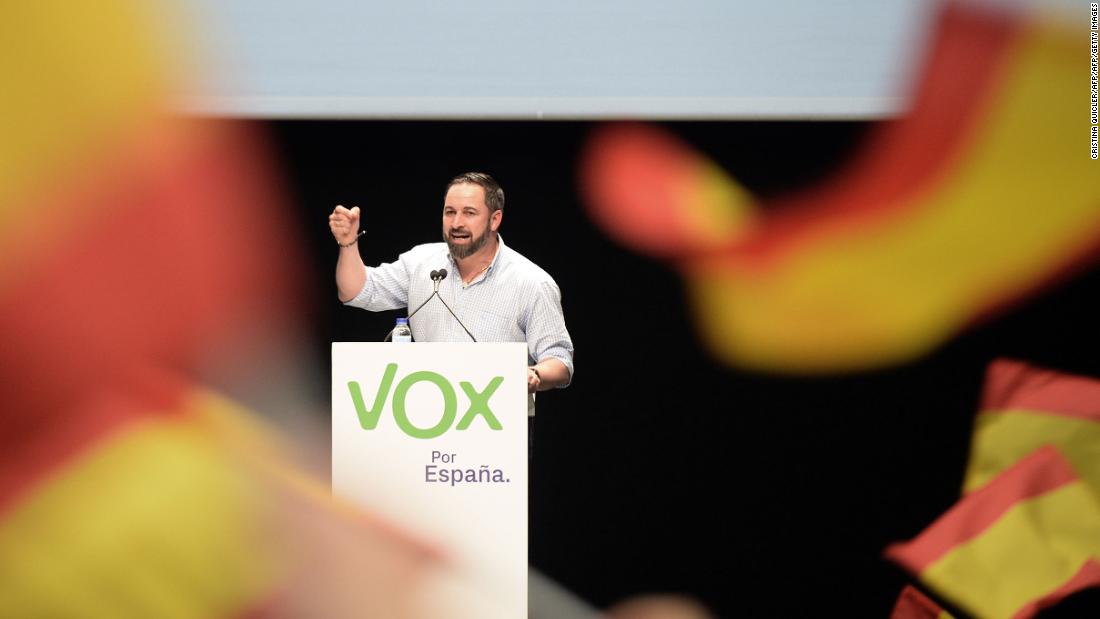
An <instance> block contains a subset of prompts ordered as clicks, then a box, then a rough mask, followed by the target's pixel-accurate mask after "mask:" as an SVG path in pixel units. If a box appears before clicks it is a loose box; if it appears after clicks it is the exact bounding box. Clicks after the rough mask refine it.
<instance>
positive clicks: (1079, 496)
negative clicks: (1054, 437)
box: [920, 482, 1100, 617]
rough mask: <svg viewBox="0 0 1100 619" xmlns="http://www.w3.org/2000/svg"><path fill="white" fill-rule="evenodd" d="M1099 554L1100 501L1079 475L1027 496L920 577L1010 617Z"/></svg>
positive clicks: (970, 605)
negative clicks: (1051, 488)
mask: <svg viewBox="0 0 1100 619" xmlns="http://www.w3.org/2000/svg"><path fill="white" fill-rule="evenodd" d="M1092 556H1100V505H1098V504H1097V500H1096V497H1095V496H1094V495H1093V494H1092V493H1091V492H1090V491H1089V490H1088V488H1087V487H1086V486H1085V485H1084V484H1083V483H1081V482H1075V483H1072V484H1068V485H1065V486H1062V487H1061V488H1059V489H1057V490H1054V491H1052V492H1050V493H1048V494H1045V495H1042V496H1039V497H1036V498H1034V499H1031V500H1027V501H1022V502H1021V503H1020V504H1019V505H1017V506H1016V507H1014V508H1013V509H1012V510H1010V511H1009V512H1007V513H1006V514H1005V515H1004V516H1003V517H1001V518H1000V519H999V520H998V521H997V522H996V523H995V524H994V525H992V526H991V527H989V528H988V529H987V530H986V531H985V532H984V533H983V534H982V535H980V536H978V537H976V538H974V539H972V540H970V541H969V542H966V543H963V544H960V545H959V546H958V547H957V548H956V549H954V550H953V551H952V552H950V553H948V554H947V555H945V556H944V557H943V558H941V559H940V560H938V561H936V562H935V563H933V564H932V565H930V566H928V567H927V568H926V569H925V570H924V571H922V572H921V573H920V578H921V580H923V581H924V582H925V583H927V584H928V585H929V586H931V587H933V588H934V589H936V590H937V591H939V592H941V593H942V594H943V595H944V596H945V597H946V598H948V599H951V600H953V601H954V602H955V604H957V605H958V606H959V607H960V608H962V609H965V610H967V611H968V612H971V613H974V614H975V615H979V616H982V617H1012V616H1013V615H1014V614H1015V613H1016V612H1017V611H1018V610H1019V609H1020V608H1021V607H1023V606H1024V605H1025V604H1027V603H1028V602H1030V601H1033V600H1035V599H1038V598H1041V597H1043V596H1045V595H1046V594H1048V593H1050V592H1052V591H1054V590H1056V589H1058V588H1059V587H1060V586H1062V585H1063V584H1064V583H1065V582H1066V581H1067V580H1069V579H1070V578H1072V577H1073V576H1074V574H1076V573H1077V572H1078V570H1079V569H1080V568H1081V566H1082V565H1083V564H1084V563H1085V562H1086V561H1087V560H1088V559H1089V557H1092Z"/></svg>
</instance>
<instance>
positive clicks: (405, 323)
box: [397, 318, 409, 325]
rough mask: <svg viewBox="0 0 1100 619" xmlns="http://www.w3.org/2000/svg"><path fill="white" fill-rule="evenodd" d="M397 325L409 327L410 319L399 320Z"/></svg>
mask: <svg viewBox="0 0 1100 619" xmlns="http://www.w3.org/2000/svg"><path fill="white" fill-rule="evenodd" d="M397 324H399V325H407V324H409V319H408V318H398V319H397Z"/></svg>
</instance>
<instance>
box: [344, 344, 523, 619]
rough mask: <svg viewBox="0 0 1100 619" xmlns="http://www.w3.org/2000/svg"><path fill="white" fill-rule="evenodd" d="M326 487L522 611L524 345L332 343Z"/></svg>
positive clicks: (510, 609) (510, 610) (517, 613)
mask: <svg viewBox="0 0 1100 619" xmlns="http://www.w3.org/2000/svg"><path fill="white" fill-rule="evenodd" d="M332 489H333V492H334V493H335V494H336V495H338V496H341V497H344V498H346V499H349V500H351V501H353V502H355V503H357V504H359V505H362V506H363V507H365V508H367V509H368V510H370V511H371V512H373V513H375V514H378V515H380V516H382V517H383V518H386V519H388V520H389V521H390V522H392V523H394V524H395V525H397V526H399V527H401V528H403V529H404V530H406V531H408V532H410V533H412V534H413V535H415V536H418V537H419V538H421V539H423V540H425V541H427V542H428V543H430V544H433V545H435V546H436V547H437V548H439V549H440V550H442V551H443V553H444V554H445V555H447V556H448V559H449V560H450V561H452V562H453V563H454V564H455V565H456V567H457V568H458V570H460V571H461V573H462V574H463V575H464V577H468V578H469V579H470V581H471V583H472V584H473V585H474V586H476V587H477V588H478V589H481V590H482V591H484V592H485V593H486V594H488V595H491V596H492V597H493V599H494V601H495V602H497V603H498V604H494V605H495V606H498V607H499V608H501V609H503V610H505V612H506V615H507V616H512V617H517V618H520V617H526V616H527V345H526V344H524V343H507V344H482V343H478V344H473V343H470V344H449V343H421V342H415V343H402V344H393V343H359V342H336V343H333V345H332Z"/></svg>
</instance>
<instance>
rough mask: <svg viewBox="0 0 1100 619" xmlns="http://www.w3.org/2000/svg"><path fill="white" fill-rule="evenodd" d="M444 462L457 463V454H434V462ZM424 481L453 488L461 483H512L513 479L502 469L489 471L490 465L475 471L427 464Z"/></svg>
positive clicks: (435, 452) (483, 465) (434, 452)
mask: <svg viewBox="0 0 1100 619" xmlns="http://www.w3.org/2000/svg"><path fill="white" fill-rule="evenodd" d="M440 461H442V462H444V463H446V464H452V465H453V464H454V463H455V454H445V453H441V452H438V451H433V452H432V462H433V463H435V462H440ZM424 481H425V482H427V483H429V484H433V483H434V484H446V483H450V484H451V485H452V486H454V485H455V484H460V483H467V484H484V483H494V484H499V483H505V484H508V483H512V480H511V479H508V478H507V477H505V476H504V471H502V470H500V469H492V470H489V465H488V464H482V465H481V467H479V468H476V469H473V468H467V469H460V468H457V467H456V468H443V467H441V466H440V465H438V464H426V465H424Z"/></svg>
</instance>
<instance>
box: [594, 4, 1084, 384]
mask: <svg viewBox="0 0 1100 619" xmlns="http://www.w3.org/2000/svg"><path fill="white" fill-rule="evenodd" d="M1083 23H1084V22H1081V23H1080V24H1077V25H1066V24H1064V23H1062V22H1060V21H1058V20H1056V19H1053V18H1048V17H1047V16H1045V15H1044V14H1042V13H1041V12H1040V13H1034V14H1032V13H1026V12H1024V11H1022V10H1015V9H1012V8H1009V7H1001V6H993V5H989V4H987V3H961V2H959V3H950V4H948V5H947V6H946V8H945V9H944V10H943V12H942V15H941V17H940V19H939V23H938V25H937V27H936V31H935V35H934V37H933V42H932V45H931V48H930V49H931V51H930V54H929V56H928V58H927V59H926V62H925V65H924V69H923V72H922V76H921V78H920V80H919V82H918V84H917V88H916V91H915V92H916V94H915V96H914V98H913V100H912V101H911V105H910V109H911V112H910V113H908V114H906V115H905V116H904V117H902V118H901V119H899V120H897V121H893V122H888V123H883V125H882V126H880V127H878V129H877V131H876V132H875V133H874V134H873V135H872V136H871V137H870V138H869V139H868V140H867V143H866V144H865V145H864V148H863V149H862V151H860V152H859V153H858V154H856V155H855V156H854V157H853V158H852V159H851V161H849V162H848V163H847V165H845V166H843V167H842V168H841V169H840V170H839V171H838V172H837V173H836V174H835V175H834V176H833V177H832V178H830V179H828V180H827V181H825V182H823V183H822V184H820V185H819V186H815V187H810V188H807V189H805V190H803V191H799V192H797V193H795V194H792V195H789V196H785V197H781V198H778V199H775V200H771V201H767V202H763V201H760V200H758V199H756V198H754V197H753V196H751V195H750V194H749V192H748V191H746V190H745V189H744V188H743V187H742V186H741V185H740V184H738V183H737V182H736V181H735V180H733V179H731V178H729V177H728V176H727V175H726V174H725V173H724V172H723V171H722V170H721V169H720V167H719V165H718V164H716V163H713V162H710V161H709V160H707V158H706V157H704V156H703V155H701V154H700V153H698V152H696V151H695V150H694V149H692V148H691V147H689V146H687V145H684V144H682V143H680V142H679V141H678V140H676V139H674V138H672V137H671V136H669V135H667V134H665V133H664V132H663V131H661V130H659V129H657V128H654V127H650V126H644V125H635V124H622V125H609V126H607V127H605V128H604V129H602V130H601V131H598V132H597V133H596V134H595V136H594V137H593V138H592V140H591V141H590V143H589V145H588V148H587V152H586V155H585V158H584V161H583V163H582V166H581V169H580V177H581V186H582V189H583V191H584V192H585V194H586V196H587V204H588V207H589V211H590V214H591V217H592V219H593V220H594V221H595V222H596V223H597V224H598V225H600V226H601V227H602V228H603V229H604V230H605V231H606V233H607V234H608V235H609V236H611V237H612V238H614V239H616V240H618V241H619V242H621V243H623V244H624V245H626V246H628V247H631V248H633V249H635V250H637V251H640V252H644V253H648V254H651V255H654V256H658V257H662V258H665V259H667V260H670V261H672V262H673V263H674V264H675V265H676V267H677V268H678V269H679V270H680V271H681V272H682V273H683V275H684V277H685V279H686V281H687V283H688V289H689V291H690V297H691V301H692V302H693V305H694V308H695V314H696V316H697V319H698V324H699V326H700V329H701V331H702V332H703V335H704V337H703V338H702V339H703V341H705V342H706V343H707V344H708V345H709V346H710V347H711V348H712V350H713V352H714V354H715V355H717V356H718V357H719V358H720V359H722V360H723V361H726V362H729V363H731V364H735V365H738V366H743V367H747V368H754V369H761V370H770V371H779V372H799V373H814V372H831V371H843V370H859V369H865V368H871V367H875V366H881V365H884V364H892V363H898V362H903V361H907V360H910V359H913V358H915V357H918V356H920V355H923V354H925V353H927V352H929V351H930V350H932V349H934V348H935V347H936V346H938V345H939V344H941V343H942V342H944V341H945V340H946V339H947V338H950V337H952V336H953V335H955V334H956V333H958V332H959V331H960V330H961V329H963V328H965V327H966V326H968V325H970V324H972V323H973V322H975V321H976V320H978V319H980V318H982V317H983V316H985V315H987V314H989V313H990V312H992V311H994V310H996V309H998V308H1000V307H1002V306H1004V305H1006V304H1008V303H1011V302H1013V301H1015V300H1017V299H1019V298H1021V297H1022V296H1023V295H1026V294H1028V293H1032V292H1034V291H1035V290H1037V289H1039V288H1041V287H1042V286H1043V285H1045V284H1047V283H1048V282H1050V281H1051V280H1052V279H1055V278H1057V277H1059V276H1061V275H1064V274H1065V273H1067V272H1069V271H1071V270H1072V269H1074V268H1075V267H1077V266H1079V265H1080V264H1082V263H1083V261H1085V260H1086V259H1087V258H1089V257H1090V256H1092V255H1094V253H1095V252H1096V250H1097V248H1098V247H1100V168H1097V166H1096V165H1095V162H1093V161H1092V160H1091V159H1089V153H1088V144H1087V142H1088V140H1087V136H1086V135H1085V133H1084V129H1083V127H1084V125H1082V124H1081V123H1082V121H1081V120H1080V119H1081V118H1082V114H1083V111H1082V107H1081V106H1082V105H1083V103H1082V99H1081V95H1080V90H1081V85H1080V84H1081V79H1082V78H1081V76H1082V75H1087V72H1088V70H1087V69H1088V67H1087V66H1086V61H1087V58H1088V50H1087V44H1088V36H1087V33H1084V32H1083V30H1082V24H1083ZM751 147H752V145H751V144H750V145H746V148H751ZM733 172H734V173H735V174H736V171H733Z"/></svg>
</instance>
